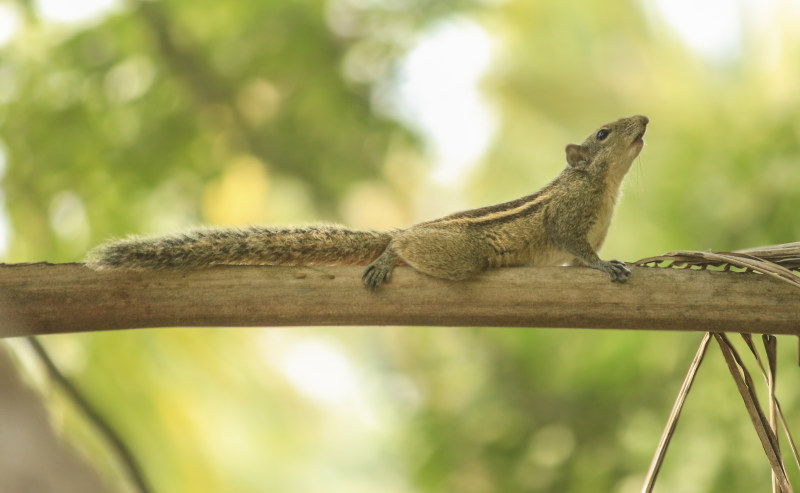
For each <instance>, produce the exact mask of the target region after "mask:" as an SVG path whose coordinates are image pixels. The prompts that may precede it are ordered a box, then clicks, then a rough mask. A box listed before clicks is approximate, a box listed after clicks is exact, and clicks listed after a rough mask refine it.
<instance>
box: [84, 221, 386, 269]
mask: <svg viewBox="0 0 800 493" xmlns="http://www.w3.org/2000/svg"><path fill="white" fill-rule="evenodd" d="M391 239H392V236H391V233H389V232H378V231H354V230H350V229H347V228H344V227H342V226H338V225H316V226H305V227H297V228H274V227H266V226H248V227H242V228H198V229H194V230H190V231H186V232H182V233H176V234H171V235H166V236H129V237H127V238H125V239H121V240H114V241H110V242H108V243H104V244H102V245H100V246H98V247H96V248H94V249H93V250H91V251H90V252H89V254H88V255H87V260H86V263H87V265H88V266H89V267H91V268H93V269H95V270H103V269H110V268H128V269H138V268H145V269H152V268H162V267H202V266H210V265H218V264H226V265H366V264H368V263H370V262H371V261H373V260H375V258H377V257H378V256H379V255H380V254H381V252H383V251H384V250H385V249H386V246H387V245H388V244H389V242H390V241H391Z"/></svg>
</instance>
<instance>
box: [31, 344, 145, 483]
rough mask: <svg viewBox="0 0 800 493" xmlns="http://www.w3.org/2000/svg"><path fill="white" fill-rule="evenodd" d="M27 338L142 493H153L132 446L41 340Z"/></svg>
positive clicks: (51, 375)
mask: <svg viewBox="0 0 800 493" xmlns="http://www.w3.org/2000/svg"><path fill="white" fill-rule="evenodd" d="M26 339H27V340H28V343H29V344H30V346H31V348H32V349H33V351H34V352H35V353H36V355H37V356H38V357H39V359H40V360H41V361H42V363H44V366H45V368H46V369H47V373H48V375H49V376H50V378H51V379H52V380H53V381H55V382H56V383H58V385H59V386H60V387H61V388H62V389H64V392H66V394H67V395H68V396H69V398H70V399H71V400H72V402H74V403H75V405H76V406H77V407H78V409H80V411H81V412H82V413H83V414H84V415H85V416H86V418H87V419H88V420H89V421H90V422H91V423H92V424H93V425H94V427H95V428H97V430H98V431H99V432H100V434H101V435H102V436H103V437H105V439H106V440H107V441H108V444H109V446H110V447H111V448H112V449H113V450H114V452H115V453H116V454H117V457H118V458H119V460H120V462H121V463H122V465H123V467H124V468H125V470H126V471H127V473H128V476H129V477H130V479H131V481H132V482H133V483H134V484H135V485H136V488H137V490H138V491H139V492H140V493H152V490H151V489H150V487H149V486H148V485H147V481H146V480H145V477H144V473H143V472H142V469H141V467H140V466H139V464H138V462H137V461H136V457H134V455H133V452H131V450H130V448H128V446H127V445H126V444H125V441H124V440H123V439H122V438H121V437H120V436H119V433H117V432H116V430H114V428H113V427H112V426H111V424H109V422H108V421H107V420H106V419H105V418H104V417H103V415H102V414H100V412H99V411H98V410H97V409H96V408H95V407H94V406H93V405H92V404H91V403H90V402H89V400H88V399H87V398H86V397H85V396H84V395H83V393H82V392H81V391H80V390H78V388H77V387H76V386H75V385H74V384H73V383H72V382H71V381H70V380H69V379H68V378H67V377H66V376H65V375H64V374H63V373H61V370H59V369H58V367H57V366H56V364H55V363H54V362H53V360H52V359H51V358H50V355H49V354H48V353H47V351H46V350H45V348H44V346H42V344H41V343H40V342H39V340H38V339H37V338H35V337H27V338H26Z"/></svg>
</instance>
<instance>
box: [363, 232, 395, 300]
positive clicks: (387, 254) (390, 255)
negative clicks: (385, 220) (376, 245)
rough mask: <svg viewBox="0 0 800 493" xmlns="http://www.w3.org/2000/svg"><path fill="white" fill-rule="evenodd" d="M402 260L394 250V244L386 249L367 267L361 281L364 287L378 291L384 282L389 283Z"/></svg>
mask: <svg viewBox="0 0 800 493" xmlns="http://www.w3.org/2000/svg"><path fill="white" fill-rule="evenodd" d="M399 260H400V256H399V255H397V252H395V251H394V249H393V248H392V244H391V243H390V244H389V246H387V247H386V250H384V251H383V253H382V254H381V255H380V257H378V258H377V259H375V260H374V261H373V262H372V263H371V264H369V265H368V266H367V269H366V270H365V271H364V274H363V275H362V276H361V280H362V282H363V283H364V287H365V288H367V289H369V290H370V291H375V290H376V289H378V288H379V287H380V286H381V284H383V282H384V281H388V280H389V279H391V277H392V271H393V270H394V266H395V265H397V262H398V261H399Z"/></svg>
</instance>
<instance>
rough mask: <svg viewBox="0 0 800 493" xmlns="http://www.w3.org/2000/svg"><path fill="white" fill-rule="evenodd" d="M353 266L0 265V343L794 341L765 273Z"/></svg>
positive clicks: (792, 296)
mask: <svg viewBox="0 0 800 493" xmlns="http://www.w3.org/2000/svg"><path fill="white" fill-rule="evenodd" d="M362 270H363V268H362V267H257V266H218V267H213V268H205V269H196V270H160V271H155V270H148V271H106V272H94V271H92V270H90V269H88V268H86V267H84V266H83V265H82V264H56V265H54V264H45V263H41V264H9V265H0V337H14V336H30V335H41V334H51V333H61V332H86V331H97V330H111V329H132V328H148V327H202V326H205V327H208V326H230V327H232V326H290V325H431V326H435V325H444V326H501V327H512V326H513V327H572V328H604V329H640V330H684V331H714V332H724V331H732V332H751V333H771V334H795V335H800V324H798V321H800V290H798V289H797V288H796V287H793V286H791V285H790V284H788V283H785V282H781V281H779V280H776V279H772V278H769V277H767V276H765V275H759V274H753V273H737V272H710V271H694V270H676V269H658V268H645V267H634V268H633V274H632V275H631V278H630V279H629V281H628V282H627V283H626V284H615V283H611V282H609V281H608V278H607V277H606V276H604V275H602V274H601V273H599V272H597V271H595V270H591V269H587V268H577V267H572V268H564V267H544V268H529V267H525V268H523V267H520V268H505V269H497V270H493V271H490V272H487V273H485V274H483V275H481V276H479V277H478V278H476V279H475V280H472V281H466V282H450V281H444V280H440V279H434V278H431V277H428V276H425V275H422V274H419V273H417V272H415V271H413V270H412V269H410V268H407V267H400V268H397V269H396V271H395V275H394V278H393V280H392V282H391V283H389V284H387V285H385V286H383V287H382V288H381V289H380V290H379V291H378V292H377V293H371V292H368V291H367V290H365V289H364V288H363V287H362V285H361V272H362Z"/></svg>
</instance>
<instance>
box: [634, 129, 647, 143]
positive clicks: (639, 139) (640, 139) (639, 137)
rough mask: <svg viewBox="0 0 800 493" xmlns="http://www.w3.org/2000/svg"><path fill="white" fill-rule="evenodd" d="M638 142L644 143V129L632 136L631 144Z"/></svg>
mask: <svg viewBox="0 0 800 493" xmlns="http://www.w3.org/2000/svg"><path fill="white" fill-rule="evenodd" d="M639 143H644V130H642V131H641V132H639V133H638V134H637V135H636V137H634V138H633V142H631V144H639Z"/></svg>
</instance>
